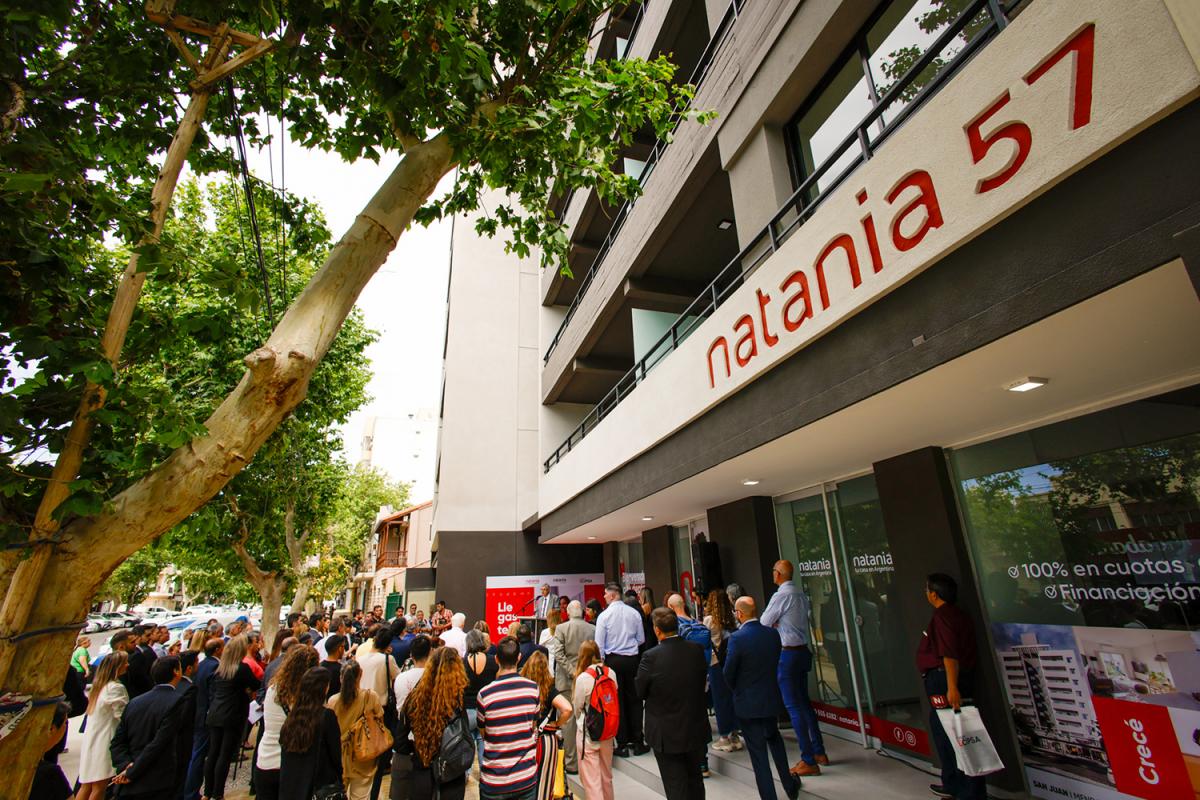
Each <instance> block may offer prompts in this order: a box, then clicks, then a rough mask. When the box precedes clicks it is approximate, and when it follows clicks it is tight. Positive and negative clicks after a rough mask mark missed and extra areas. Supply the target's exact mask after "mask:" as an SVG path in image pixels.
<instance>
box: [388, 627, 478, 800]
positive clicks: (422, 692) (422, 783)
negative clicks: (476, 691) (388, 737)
mask: <svg viewBox="0 0 1200 800" xmlns="http://www.w3.org/2000/svg"><path fill="white" fill-rule="evenodd" d="M467 683H468V682H467V672H466V670H464V669H463V662H462V659H461V658H459V655H458V651H457V650H455V649H454V648H452V647H443V648H441V649H440V650H436V651H434V654H433V655H431V656H430V657H429V664H428V666H426V667H425V674H424V675H422V676H421V680H420V681H419V682H418V683H417V685H416V686H415V687H414V688H413V690H412V692H411V693H410V694H409V695H408V699H407V700H406V701H405V702H404V710H403V712H402V713H401V714H400V724H399V725H398V726H397V730H396V742H397V747H398V749H399V747H401V746H407V747H408V748H410V749H411V753H412V777H411V778H410V789H411V792H410V794H409V797H410V798H411V800H432V798H434V797H437V798H439V800H462V798H463V797H464V796H465V794H466V791H467V774H466V773H465V772H464V773H463V774H462V775H459V776H457V777H455V778H452V779H451V780H448V781H446V782H445V783H441V784H439V785H437V786H434V777H433V770H431V769H430V765H431V764H432V763H433V759H434V756H436V755H437V754H438V750H440V749H441V746H442V734H443V733H444V732H445V731H446V728H447V726H449V725H450V724H451V723H456V722H457V723H460V724H461V721H460V718H462V721H465V719H466V715H467V712H466V704H465V703H464V701H463V693H464V692H465V691H466V689H467Z"/></svg>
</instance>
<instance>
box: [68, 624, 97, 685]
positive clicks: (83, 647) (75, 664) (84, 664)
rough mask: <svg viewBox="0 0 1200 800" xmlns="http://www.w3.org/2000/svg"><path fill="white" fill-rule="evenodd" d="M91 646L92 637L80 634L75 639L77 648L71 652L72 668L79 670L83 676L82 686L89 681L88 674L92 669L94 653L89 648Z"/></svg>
mask: <svg viewBox="0 0 1200 800" xmlns="http://www.w3.org/2000/svg"><path fill="white" fill-rule="evenodd" d="M91 646H92V640H91V639H89V638H88V637H86V636H80V637H79V638H78V639H76V640H75V650H74V652H72V653H71V669H73V670H75V671H76V672H78V673H79V674H80V676H81V677H82V678H83V680H82V681H80V685H81V686H82V685H83V683H84V682H85V681H87V677H88V674H89V673H90V672H91V671H92V664H91V661H92V654H91V653H89V652H88V648H89V647H91Z"/></svg>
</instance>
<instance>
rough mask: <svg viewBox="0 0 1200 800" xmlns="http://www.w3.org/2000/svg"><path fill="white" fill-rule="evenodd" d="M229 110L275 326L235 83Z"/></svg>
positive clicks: (261, 268) (230, 91)
mask: <svg viewBox="0 0 1200 800" xmlns="http://www.w3.org/2000/svg"><path fill="white" fill-rule="evenodd" d="M227 86H228V88H229V109H230V113H231V116H232V118H233V119H232V121H233V129H234V134H235V136H234V141H235V142H236V143H237V152H238V160H239V161H240V165H241V172H242V186H243V187H244V189H245V192H246V208H247V211H248V212H249V217H250V233H251V235H253V237H254V252H255V255H256V256H257V257H258V271H259V275H260V276H261V277H262V285H263V295H264V298H265V299H266V303H267V320H268V322H270V323H271V324H274V321H275V314H274V313H273V312H272V310H271V278H270V275H269V274H268V273H267V265H266V262H265V260H264V259H263V249H262V233H261V231H260V230H259V227H258V212H257V211H256V209H255V205H254V184H253V182H252V181H251V180H250V165H249V163H248V162H247V161H246V139H245V135H244V133H243V131H242V118H241V116H240V115H239V114H238V111H237V98H236V97H235V96H234V91H233V81H228V82H227Z"/></svg>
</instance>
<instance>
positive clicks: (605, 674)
mask: <svg viewBox="0 0 1200 800" xmlns="http://www.w3.org/2000/svg"><path fill="white" fill-rule="evenodd" d="M588 672H590V673H591V674H592V677H593V678H595V680H596V682H595V684H594V685H593V686H592V696H591V697H589V698H588V707H587V716H586V717H584V721H583V729H584V731H586V732H587V737H588V739H590V740H591V741H593V742H603V741H604V740H606V739H612V738H613V737H615V736H616V735H617V726H618V725H619V724H620V721H621V707H620V705H619V704H618V702H617V683H616V681H614V680H613V679H612V672H611V671H610V670H609V669H608V668H606V667H605V666H604V665H603V664H595V665H593V666H591V667H588Z"/></svg>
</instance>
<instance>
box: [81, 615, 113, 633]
mask: <svg viewBox="0 0 1200 800" xmlns="http://www.w3.org/2000/svg"><path fill="white" fill-rule="evenodd" d="M112 626H113V624H112V620H111V619H109V618H108V617H106V616H104V615H103V614H88V615H87V624H86V625H85V626H84V628H83V632H84V633H99V632H100V631H106V630H108V629H109V628H111V627H112Z"/></svg>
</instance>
